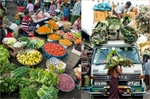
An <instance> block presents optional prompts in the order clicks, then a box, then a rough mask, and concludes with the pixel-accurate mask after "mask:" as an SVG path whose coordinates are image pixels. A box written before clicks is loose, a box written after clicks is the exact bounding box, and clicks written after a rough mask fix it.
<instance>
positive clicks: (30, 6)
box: [27, 3, 34, 11]
mask: <svg viewBox="0 0 150 99" xmlns="http://www.w3.org/2000/svg"><path fill="white" fill-rule="evenodd" d="M27 9H28V11H34V5H33V4H32V3H29V4H28V5H27Z"/></svg>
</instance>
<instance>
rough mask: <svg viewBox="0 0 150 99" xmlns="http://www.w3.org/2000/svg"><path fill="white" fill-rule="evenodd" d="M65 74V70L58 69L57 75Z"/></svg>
mask: <svg viewBox="0 0 150 99" xmlns="http://www.w3.org/2000/svg"><path fill="white" fill-rule="evenodd" d="M64 72H65V70H64V69H56V73H57V74H62V73H64Z"/></svg>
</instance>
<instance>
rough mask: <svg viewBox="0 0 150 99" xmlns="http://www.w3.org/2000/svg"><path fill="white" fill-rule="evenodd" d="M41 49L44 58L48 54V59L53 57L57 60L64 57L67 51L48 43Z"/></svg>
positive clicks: (57, 45) (55, 44)
mask: <svg viewBox="0 0 150 99" xmlns="http://www.w3.org/2000/svg"><path fill="white" fill-rule="evenodd" d="M42 49H43V52H44V53H45V54H46V56H47V54H48V57H49V56H55V57H57V58H59V57H63V56H66V54H67V51H66V49H65V48H64V47H63V46H61V45H59V44H57V43H54V42H49V43H46V44H44V46H43V47H42Z"/></svg>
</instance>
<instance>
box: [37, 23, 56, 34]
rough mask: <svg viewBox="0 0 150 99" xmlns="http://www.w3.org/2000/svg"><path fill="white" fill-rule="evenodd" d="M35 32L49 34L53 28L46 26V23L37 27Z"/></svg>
mask: <svg viewBox="0 0 150 99" xmlns="http://www.w3.org/2000/svg"><path fill="white" fill-rule="evenodd" d="M36 32H37V33H38V34H41V35H42V34H44V35H45V34H50V33H53V30H52V29H51V28H49V27H48V26H46V25H43V26H41V27H39V28H38V29H37V30H36Z"/></svg>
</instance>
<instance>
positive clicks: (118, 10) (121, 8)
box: [113, 1, 131, 18]
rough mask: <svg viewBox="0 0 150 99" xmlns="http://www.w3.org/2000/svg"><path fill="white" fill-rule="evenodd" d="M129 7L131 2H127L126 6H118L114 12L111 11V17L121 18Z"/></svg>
mask: <svg viewBox="0 0 150 99" xmlns="http://www.w3.org/2000/svg"><path fill="white" fill-rule="evenodd" d="M130 6H131V2H130V1H127V2H126V4H125V5H124V4H122V5H118V6H117V7H116V8H115V9H114V10H113V15H115V16H117V17H118V18H122V14H123V13H124V11H125V10H126V11H127V9H128V8H130Z"/></svg>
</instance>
